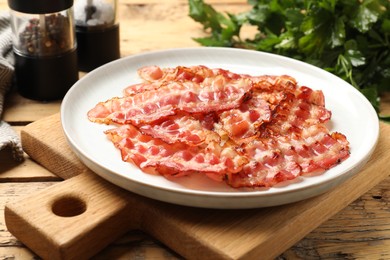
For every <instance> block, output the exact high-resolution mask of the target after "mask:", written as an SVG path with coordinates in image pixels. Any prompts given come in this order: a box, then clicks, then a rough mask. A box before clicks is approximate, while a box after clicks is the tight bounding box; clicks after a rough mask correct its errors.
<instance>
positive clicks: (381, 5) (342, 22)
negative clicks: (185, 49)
mask: <svg viewBox="0 0 390 260" xmlns="http://www.w3.org/2000/svg"><path fill="white" fill-rule="evenodd" d="M248 3H249V4H250V5H251V6H252V8H251V10H250V11H247V12H244V13H238V14H232V13H228V12H219V11H216V9H214V8H213V6H211V5H209V4H207V3H205V2H204V1H203V0H189V16H190V17H191V18H192V19H193V20H195V21H197V22H199V23H201V24H202V25H203V26H204V29H205V30H206V32H208V36H206V37H203V38H195V39H194V40H195V41H197V42H198V43H200V44H201V45H203V46H220V47H222V46H223V47H234V48H246V49H253V50H258V51H265V52H272V53H276V54H280V55H284V56H288V57H292V58H295V59H298V60H301V61H304V62H307V63H310V64H313V65H316V66H318V67H320V68H323V69H325V70H327V71H329V72H331V73H333V74H335V75H337V76H338V77H340V78H342V79H344V80H346V81H347V82H349V83H350V84H351V85H352V86H354V87H355V88H357V89H358V90H359V91H360V92H361V93H362V94H364V96H365V97H366V98H367V99H368V100H369V101H370V102H371V104H372V105H373V107H374V108H375V109H376V111H377V113H378V115H379V117H381V118H382V119H383V120H384V121H390V117H385V116H380V96H381V94H383V93H384V92H386V91H389V90H390V37H389V36H390V1H389V0H297V1H290V0H257V1H255V0H248ZM244 25H251V26H255V27H256V28H257V30H256V34H255V35H253V37H252V38H250V39H242V38H241V37H240V32H241V29H242V27H243V26H244Z"/></svg>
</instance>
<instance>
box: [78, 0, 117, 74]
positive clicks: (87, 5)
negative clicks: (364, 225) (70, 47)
mask: <svg viewBox="0 0 390 260" xmlns="http://www.w3.org/2000/svg"><path fill="white" fill-rule="evenodd" d="M74 10H75V21H76V38H77V53H78V61H79V70H81V71H86V72H88V71H91V70H93V69H95V68H97V67H99V66H101V65H103V64H105V63H107V62H110V61H113V60H115V59H118V58H120V47H119V45H120V43H119V38H120V37H119V23H118V22H117V0H76V1H75V5H74Z"/></svg>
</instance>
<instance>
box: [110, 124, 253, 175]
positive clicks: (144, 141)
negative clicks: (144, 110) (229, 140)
mask: <svg viewBox="0 0 390 260" xmlns="http://www.w3.org/2000/svg"><path fill="white" fill-rule="evenodd" d="M105 133H106V135H107V137H108V138H109V139H110V140H111V141H112V142H113V143H114V145H115V146H116V147H117V148H118V149H119V150H120V151H121V154H122V160H123V161H127V162H133V163H134V164H136V165H137V166H138V167H140V168H141V169H143V170H147V169H148V168H150V167H152V168H155V169H156V170H157V171H158V172H160V173H162V174H164V175H165V174H170V175H177V174H179V175H185V174H187V173H192V172H213V173H220V174H225V173H227V172H229V173H234V172H238V171H240V170H241V169H242V167H243V165H244V164H246V163H247V162H248V159H247V158H246V157H245V156H243V155H241V154H239V153H238V152H237V151H236V149H235V147H231V146H225V147H221V146H219V144H218V143H215V142H210V143H209V144H208V145H206V146H189V145H186V144H185V143H181V142H177V143H173V144H168V143H166V142H164V141H162V140H161V139H156V138H153V137H151V136H149V135H144V134H142V133H141V132H140V131H139V130H138V129H137V128H136V127H134V126H132V125H123V126H120V127H118V128H114V129H110V130H107V131H106V132H105Z"/></svg>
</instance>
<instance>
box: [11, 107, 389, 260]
mask: <svg viewBox="0 0 390 260" xmlns="http://www.w3.org/2000/svg"><path fill="white" fill-rule="evenodd" d="M50 128H54V129H61V127H60V120H59V115H54V116H50V117H48V118H45V119H42V120H39V121H37V122H34V123H32V124H30V125H28V126H27V127H26V128H24V129H23V131H22V141H23V143H24V148H25V151H26V152H27V153H28V154H29V155H30V156H31V157H32V158H34V159H35V160H37V161H38V162H40V163H41V164H42V165H44V166H45V167H46V168H48V169H50V170H51V171H53V172H54V173H56V174H58V175H59V176H61V177H63V178H65V179H68V178H70V180H67V181H65V182H63V183H61V184H58V185H56V186H53V187H52V188H53V189H46V190H44V191H43V192H41V193H39V194H36V195H35V196H34V195H32V196H29V197H28V198H25V199H24V200H23V201H17V202H15V203H11V204H10V205H7V208H8V211H7V215H6V216H7V220H8V225H7V226H8V228H9V229H10V230H11V231H12V232H13V234H14V235H16V236H17V237H18V238H19V239H21V240H22V241H23V242H25V243H27V244H28V245H29V246H30V247H31V248H33V249H34V250H36V252H38V253H39V254H43V255H44V256H49V255H50V256H52V257H53V258H55V259H60V258H61V257H60V256H61V255H58V254H57V253H58V252H61V253H62V254H64V255H65V256H68V257H69V258H72V257H74V254H75V252H77V253H78V254H80V255H81V256H87V257H89V256H90V255H88V254H91V253H94V250H99V249H100V248H99V246H102V244H99V245H96V246H93V245H95V244H96V243H95V242H96V240H98V241H101V243H103V242H105V241H107V240H106V239H108V238H111V239H114V238H116V237H117V236H119V235H121V234H122V232H123V231H126V230H125V229H126V228H131V227H132V228H134V226H128V225H129V224H130V223H133V224H135V223H138V225H136V226H135V228H138V229H142V230H143V231H145V232H147V233H148V234H150V235H152V236H153V237H156V238H157V239H158V240H159V241H161V242H163V243H165V244H167V245H168V246H169V247H170V248H172V249H174V250H175V251H176V252H178V253H180V254H182V255H183V256H184V257H186V258H189V257H191V256H194V257H195V258H197V259H204V258H206V257H209V258H210V257H211V259H215V258H217V259H218V258H226V259H244V258H246V259H253V257H256V256H258V255H260V254H261V255H262V256H263V258H264V259H272V258H274V257H276V256H278V255H279V254H281V253H283V252H284V251H285V250H286V249H288V248H289V247H290V246H292V245H293V244H294V243H296V242H297V241H299V240H300V239H301V238H302V237H304V236H305V235H306V234H307V233H309V232H310V231H311V230H312V229H314V228H316V227H317V226H319V225H320V224H321V223H322V222H324V221H325V220H327V219H328V218H329V217H330V216H332V215H333V214H335V213H337V212H338V211H339V210H341V209H342V208H344V207H345V206H347V205H348V204H350V203H351V202H353V201H354V200H355V199H357V198H358V197H360V196H361V195H362V194H364V193H365V192H367V191H368V190H369V189H370V188H372V187H373V186H374V185H376V184H377V183H378V182H380V181H382V180H383V179H385V178H386V176H387V171H386V168H387V164H386V163H387V161H388V160H389V158H388V157H389V156H390V155H388V154H387V153H386V152H385V151H386V150H388V149H389V148H390V139H387V138H385V136H387V135H388V133H389V132H390V126H389V125H385V124H381V136H380V141H379V145H378V147H377V149H376V151H375V153H374V155H373V158H372V159H371V160H370V162H369V164H368V165H367V167H365V170H363V171H362V172H360V173H359V174H357V175H356V176H354V177H353V178H351V179H350V180H348V181H347V182H345V183H343V184H342V185H340V186H339V187H337V188H335V189H333V190H331V191H329V192H327V193H325V194H324V195H320V196H317V197H315V198H312V199H309V200H305V201H301V202H298V203H293V204H289V205H284V206H279V207H272V208H266V209H259V210H240V211H238V210H236V211H222V210H207V209H193V208H187V207H180V206H174V205H169V204H165V203H160V202H156V201H151V200H149V199H145V198H143V197H139V196H135V195H133V194H131V193H126V194H124V193H122V192H120V191H121V189H119V188H117V189H115V187H113V186H110V187H109V188H108V187H107V188H106V184H104V183H105V181H102V180H101V179H100V178H97V176H94V174H93V173H91V172H89V171H88V170H87V169H86V167H85V166H84V165H83V164H82V163H81V162H80V161H78V160H77V158H76V157H75V155H74V154H73V153H72V152H71V150H70V149H69V148H68V147H67V146H66V141H65V138H64V136H63V133H62V131H60V130H57V131H52V132H50V133H48V134H47V135H45V136H42V135H41V133H42V132H45V131H46V130H47V129H50ZM83 168H84V169H83ZM76 175H77V176H76ZM74 176H76V177H74ZM368 177H369V178H370V181H365V180H367V178H368ZM107 189H109V191H110V192H108V193H106V195H104V194H105V193H104V191H107ZM94 191H95V192H94ZM97 191H98V192H97ZM111 192H112V193H113V196H111ZM117 192H120V195H116V193H117ZM62 194H68V195H67V197H68V196H72V197H75V198H77V199H80V200H82V201H83V202H84V203H85V204H86V206H85V208H88V209H89V210H90V211H92V212H93V214H94V218H93V219H94V222H93V223H95V224H94V226H93V227H90V225H92V222H91V217H90V216H89V215H88V211H87V212H85V213H83V214H82V215H84V214H86V215H84V216H82V215H80V216H78V215H77V218H76V219H72V218H67V219H66V221H65V220H63V219H62V220H61V221H60V222H58V218H57V217H56V216H54V217H52V215H53V213H52V212H51V211H47V209H46V207H44V206H43V205H46V204H48V203H50V201H53V200H58V199H60V197H61V196H64V195H62ZM80 194H81V195H80ZM101 196H104V200H102V199H101V198H100V197H101ZM134 196H135V197H136V199H134ZM96 197H98V199H93V198H96ZM85 198H88V200H85ZM99 198H100V199H99ZM88 201H89V202H91V203H90V204H88ZM93 201H100V203H97V204H94V203H92V202H93ZM103 201H104V202H109V203H108V204H107V205H110V207H105V208H101V205H103V204H102V203H103ZM110 201H111V202H110ZM40 203H42V204H40ZM31 212H34V213H33V214H32V213H31ZM134 215H135V216H134ZM140 216H143V217H142V218H140V219H137V217H140ZM205 216H206V218H205ZM107 218H109V219H115V221H114V222H112V224H110V223H111V222H110V223H109V222H107V221H106V219H107ZM42 219H44V220H45V221H42ZM313 220H315V221H313ZM156 223H157V224H156ZM63 225H66V226H67V227H69V228H68V229H67V230H66V231H65V232H64V229H63V228H62V226H63ZM109 225H112V226H113V227H112V228H109ZM117 225H119V226H121V227H122V229H118V228H117V227H118V226H117ZM56 227H57V228H56ZM72 227H76V229H74V228H72ZM81 227H83V228H81ZM85 228H87V229H85ZM24 230H29V232H25V231H24ZM95 230H97V231H95ZM104 230H109V231H110V236H107V234H106V233H105V232H104ZM115 231H117V232H119V233H116V232H115ZM90 234H94V235H93V236H91V237H89V235H90ZM58 236H59V237H60V239H58V238H56V237H58ZM90 239H92V240H90ZM49 241H51V242H50V243H49ZM182 241H184V243H182ZM108 242H112V241H107V243H108ZM51 243H53V244H51ZM80 243H85V244H89V245H90V248H88V249H87V251H84V250H82V248H84V249H85V247H81V248H80V247H79V246H78V245H79V244H80ZM42 245H45V246H44V247H42ZM64 245H66V247H65V248H63V246H64ZM60 249H61V250H60ZM47 254H48V255H47ZM85 254H87V255H85ZM54 256H56V257H54ZM68 257H67V258H68Z"/></svg>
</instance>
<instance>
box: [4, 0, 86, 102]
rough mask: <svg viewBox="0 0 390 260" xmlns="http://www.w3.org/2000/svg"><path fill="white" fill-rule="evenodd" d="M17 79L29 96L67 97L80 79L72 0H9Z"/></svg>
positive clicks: (41, 97)
mask: <svg viewBox="0 0 390 260" xmlns="http://www.w3.org/2000/svg"><path fill="white" fill-rule="evenodd" d="M8 5H9V7H10V9H11V26H12V31H13V50H14V56H15V81H16V86H17V90H18V92H19V93H20V94H21V95H22V96H24V97H27V98H30V99H35V100H41V101H50V100H57V99H61V98H63V97H64V95H65V94H66V92H67V91H68V90H69V88H70V87H71V86H72V85H73V84H74V83H75V82H76V81H77V80H78V64H77V48H76V46H77V45H76V39H75V29H74V28H75V27H74V20H73V0H28V1H26V0H8Z"/></svg>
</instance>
